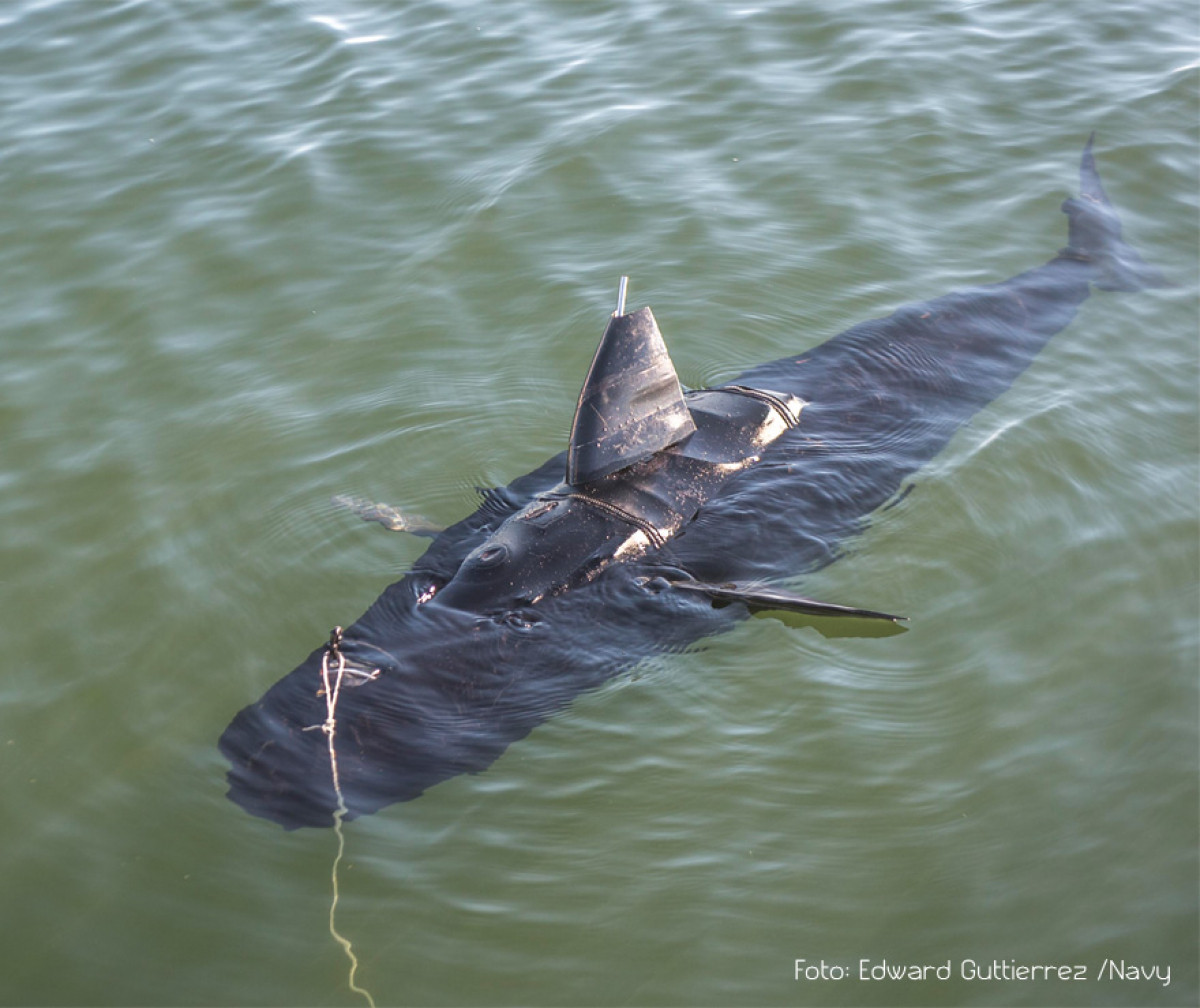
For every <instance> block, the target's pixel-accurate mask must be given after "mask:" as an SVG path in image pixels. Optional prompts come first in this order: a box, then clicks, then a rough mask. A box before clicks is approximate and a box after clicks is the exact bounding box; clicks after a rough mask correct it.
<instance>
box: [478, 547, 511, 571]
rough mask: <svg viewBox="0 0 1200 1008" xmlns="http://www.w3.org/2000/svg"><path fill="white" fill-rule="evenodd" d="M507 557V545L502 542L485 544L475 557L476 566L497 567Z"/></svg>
mask: <svg viewBox="0 0 1200 1008" xmlns="http://www.w3.org/2000/svg"><path fill="white" fill-rule="evenodd" d="M507 559H508V547H507V546H505V545H504V544H502V543H493V544H492V545H491V546H485V547H484V548H483V549H481V550H480V551H479V553H478V555H477V556H476V557H475V566H477V567H484V568H487V567H498V566H500V564H502V563H504V561H505V560H507Z"/></svg>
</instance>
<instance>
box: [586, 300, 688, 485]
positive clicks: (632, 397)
mask: <svg viewBox="0 0 1200 1008" xmlns="http://www.w3.org/2000/svg"><path fill="white" fill-rule="evenodd" d="M695 429H696V425H695V423H694V422H693V420H692V414H691V412H690V411H689V410H688V408H687V404H686V403H685V402H684V401H683V389H682V388H681V387H680V385H679V378H678V376H677V375H676V374H675V366H674V365H673V364H672V363H671V358H670V357H669V356H668V355H667V345H666V343H664V342H663V338H662V333H660V332H659V331H658V323H656V322H655V321H654V314H653V313H652V312H651V311H650V309H649V308H642V309H640V310H638V311H635V312H630V313H629V314H628V315H622V314H616V313H614V314H613V316H612V318H611V319H610V320H609V323H608V328H607V329H605V330H604V336H603V337H602V338H601V340H600V346H599V347H598V348H597V349H596V356H595V357H593V358H592V366H591V369H590V370H589V371H588V376H587V379H586V380H585V381H584V383H583V391H582V392H580V393H579V405H578V406H576V407H575V422H574V424H572V426H571V446H570V449H569V451H568V453H567V482H568V483H570V484H571V485H573V486H574V485H578V484H580V483H589V482H591V481H592V480H597V479H600V477H602V476H607V475H608V474H609V473H611V472H616V471H617V470H618V469H623V468H624V467H625V466H628V465H632V464H633V463H634V462H638V461H640V460H641V459H644V458H646V457H647V456H649V455H652V454H654V452H656V451H661V450H662V449H664V448H666V447H667V446H668V445H673V444H675V442H677V441H681V440H682V439H683V438H685V437H687V436H688V435H689V434H691V433H692V432H693V431H694V430H695Z"/></svg>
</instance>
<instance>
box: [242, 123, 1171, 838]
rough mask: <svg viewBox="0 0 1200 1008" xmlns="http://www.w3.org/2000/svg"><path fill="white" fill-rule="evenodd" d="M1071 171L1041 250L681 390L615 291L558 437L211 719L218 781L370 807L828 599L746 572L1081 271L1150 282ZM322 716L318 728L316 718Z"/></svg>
mask: <svg viewBox="0 0 1200 1008" xmlns="http://www.w3.org/2000/svg"><path fill="white" fill-rule="evenodd" d="M1081 175H1082V181H1081V196H1080V198H1079V199H1074V200H1068V201H1067V203H1065V204H1064V210H1065V211H1066V212H1067V214H1068V216H1069V217H1070V219H1071V233H1070V242H1069V245H1068V247H1067V248H1065V249H1063V250H1062V251H1061V252H1060V253H1059V254H1058V255H1056V256H1055V257H1054V258H1053V259H1051V260H1050V261H1049V262H1047V263H1045V264H1044V265H1042V266H1040V267H1038V268H1036V269H1033V270H1030V271H1028V272H1026V273H1022V274H1020V275H1018V276H1016V277H1013V278H1012V279H1010V280H1007V281H1005V282H1003V283H999V284H994V285H989V286H984V287H978V288H973V289H970V290H965V291H961V292H958V293H955V294H950V295H947V296H945V297H941V298H937V299H935V300H933V301H929V302H925V303H922V304H919V305H913V306H909V307H906V308H902V309H900V310H899V311H897V312H895V313H894V314H892V315H890V316H888V317H887V318H883V319H877V320H873V321H870V322H865V323H863V324H861V325H858V326H855V327H853V328H851V329H849V330H847V331H846V332H844V333H842V334H840V335H838V336H836V337H834V338H833V339H831V340H829V341H827V342H826V343H824V344H822V345H821V346H819V347H816V348H814V349H812V350H808V351H806V352H805V353H804V354H803V355H801V356H798V357H792V358H786V359H784V360H780V361H775V362H773V363H769V364H764V365H761V366H759V367H756V368H753V369H751V370H749V371H747V372H745V373H744V374H742V375H740V376H739V377H738V378H737V379H736V380H735V381H734V382H733V383H731V384H730V385H728V386H723V387H722V388H720V389H714V390H702V391H699V392H691V393H687V394H686V395H685V394H683V393H682V391H681V390H679V389H678V385H677V382H675V380H674V372H673V370H672V369H670V366H669V360H667V361H666V364H665V366H664V364H663V360H664V359H665V350H663V351H662V352H661V354H660V353H659V352H658V349H657V344H655V343H654V339H655V336H656V334H657V328H656V327H655V326H654V323H653V317H652V316H650V314H649V311H648V310H646V309H643V311H642V312H635V313H630V314H629V315H625V314H623V313H622V312H620V311H618V313H617V314H615V315H614V318H613V320H612V321H611V322H610V326H609V330H608V331H607V332H606V336H605V341H604V342H603V343H602V345H601V350H600V351H598V353H597V359H596V361H595V362H594V363H593V368H592V374H591V375H589V380H588V383H587V384H585V389H584V394H583V395H582V396H581V400H580V407H579V410H578V411H577V415H576V424H575V428H574V430H573V431H572V438H571V446H570V448H569V450H568V451H566V452H563V453H562V454H560V455H558V456H555V457H554V458H553V459H551V460H549V461H548V462H547V463H545V464H544V465H543V466H541V467H540V468H539V469H537V470H535V471H534V472H532V473H529V474H527V475H526V476H523V477H521V478H520V479H517V480H515V481H514V482H512V483H510V484H509V485H508V486H506V487H503V488H500V489H498V490H495V491H491V492H489V493H488V494H487V495H486V497H485V499H484V502H483V504H482V505H481V506H480V507H479V509H478V510H477V511H476V512H475V513H474V514H472V515H470V516H469V517H467V518H466V519H464V520H463V521H461V522H459V523H458V524H456V525H454V526H452V527H451V528H449V529H447V530H445V531H444V532H442V533H440V534H439V535H438V536H437V538H436V539H435V541H434V542H433V544H432V545H431V546H430V547H429V549H428V550H427V551H426V552H425V554H424V555H423V556H422V557H421V558H420V559H419V560H418V561H417V562H416V563H415V564H414V567H413V569H412V571H411V572H410V573H409V574H408V575H406V576H405V577H404V578H403V579H401V580H400V581H398V582H396V583H395V584H393V585H391V586H390V587H389V588H388V589H386V590H385V591H384V593H383V594H382V595H381V596H380V598H379V599H378V600H377V601H376V602H375V604H374V605H373V606H372V607H371V608H370V609H369V610H368V611H367V612H366V613H365V614H364V615H363V616H362V617H361V618H360V619H359V620H358V621H357V622H355V623H354V624H353V625H352V626H350V627H349V628H348V629H347V630H346V631H345V635H344V638H343V640H342V641H341V643H340V644H339V645H338V647H337V648H336V649H331V648H328V647H322V648H319V649H317V650H316V651H314V652H312V654H310V655H309V657H308V658H307V659H306V660H305V661H304V662H303V663H302V664H301V665H300V666H299V667H298V668H297V669H295V670H294V671H293V672H292V673H290V674H289V675H288V676H286V677H285V678H284V679H282V680H280V681H279V682H278V683H276V684H275V685H274V686H273V687H272V688H271V689H270V690H269V691H268V692H267V693H266V694H265V695H264V696H263V698H262V699H261V700H260V701H259V702H258V703H256V704H253V705H251V706H249V707H247V708H245V709H244V710H243V711H241V712H240V713H239V714H238V715H237V717H235V718H234V720H233V722H232V724H231V725H230V726H229V728H228V729H227V730H226V732H225V734H224V735H223V736H222V739H221V748H222V751H223V752H224V753H225V754H226V756H227V757H228V758H229V759H230V762H231V763H232V769H231V771H230V773H229V781H230V797H231V798H232V799H233V800H234V801H236V802H238V803H239V804H241V805H242V806H244V807H245V808H246V809H247V810H248V811H250V812H253V813H255V814H257V815H261V816H264V817H266V818H270V819H273V820H275V821H276V822H279V823H281V824H282V825H284V826H286V827H288V828H294V827H297V826H306V825H311V826H322V825H330V824H331V823H332V822H333V821H334V813H335V809H337V808H338V807H339V799H340V800H341V801H343V802H344V807H345V809H346V810H347V811H348V813H349V814H350V815H351V816H353V815H358V814H363V813H367V812H371V811H374V810H376V809H378V808H380V807H382V806H384V805H387V804H390V803H392V802H396V801H403V800H407V799H410V798H414V797H416V796H417V795H419V794H421V793H422V792H423V791H424V790H426V789H427V788H428V787H430V786H432V785H433V784H436V783H438V782H439V781H441V780H444V779H446V778H448V777H451V776H454V775H456V774H459V773H464V772H478V771H479V770H482V769H484V768H486V767H487V766H488V765H490V764H491V763H492V762H493V761H494V760H495V759H496V758H497V757H498V756H499V755H500V754H501V753H502V752H503V751H504V749H505V748H506V747H507V746H508V745H509V744H510V743H512V742H513V741H515V740H517V739H519V738H522V737H524V736H525V735H526V734H528V733H529V732H530V731H531V730H532V729H533V728H534V727H536V726H537V725H538V724H539V723H541V722H542V721H544V720H545V719H546V718H547V717H548V716H550V715H551V714H552V713H554V712H555V711H556V710H559V709H561V708H562V707H563V706H565V705H566V704H568V703H569V702H570V701H571V700H572V699H573V698H574V697H576V696H577V695H578V694H579V693H580V692H582V691H584V690H587V689H591V688H594V687H595V686H597V685H599V684H601V683H603V682H604V681H605V680H607V679H609V678H611V677H612V676H613V675H615V674H617V673H619V672H621V671H623V670H625V669H628V668H629V667H631V666H632V665H634V664H636V663H637V662H638V661H640V660H642V659H643V658H644V657H646V656H647V655H649V654H652V653H654V652H656V651H661V650H669V649H673V648H678V647H681V646H684V645H686V644H688V643H690V642H691V641H694V640H696V639H697V638H699V637H702V636H705V635H708V634H713V633H717V632H720V631H722V630H724V629H726V628H728V627H730V626H731V625H733V624H734V623H735V622H736V621H738V620H740V619H741V618H743V617H745V616H746V615H747V614H748V613H750V612H751V611H753V610H755V609H775V608H779V609H787V610H792V611H796V610H799V611H817V612H819V611H823V610H835V611H836V610H838V609H839V607H833V606H828V607H827V606H822V605H821V604H820V603H812V602H810V601H809V600H803V599H799V598H798V597H797V596H793V595H791V594H790V593H788V592H786V591H778V590H771V589H766V588H765V587H763V585H762V583H763V582H765V581H767V580H769V579H771V578H773V577H778V576H779V571H780V569H781V566H786V568H787V570H788V572H789V574H791V575H797V574H802V573H804V572H806V571H811V570H814V569H816V568H818V567H820V566H822V565H824V564H826V563H828V562H830V561H831V560H832V559H834V558H835V556H836V550H837V547H838V544H839V542H841V541H842V540H844V539H845V538H846V537H847V536H850V535H852V534H853V533H854V532H855V531H856V530H857V529H858V528H859V527H860V525H861V523H862V521H863V519H864V518H865V517H866V516H867V515H869V514H870V513H871V512H872V511H874V510H875V509H876V508H877V507H879V506H880V505H881V504H883V503H884V502H885V501H887V500H888V499H889V498H890V497H891V496H892V495H894V494H895V493H896V491H897V490H898V489H899V488H900V486H901V484H902V482H903V480H904V479H905V478H906V477H907V476H909V475H910V474H911V473H912V472H914V471H915V470H916V469H918V468H919V467H920V466H921V465H923V464H924V463H925V462H927V461H928V460H929V459H931V458H932V457H933V456H935V455H936V454H937V453H938V452H939V451H940V450H941V448H942V447H943V446H944V445H945V444H946V443H947V441H949V439H950V438H951V437H952V436H953V435H954V433H955V432H956V431H957V430H958V429H959V428H960V427H961V426H962V425H963V424H964V423H965V422H966V421H968V420H969V419H970V418H971V417H972V416H973V415H974V414H975V413H976V412H978V411H979V410H980V409H981V408H982V407H984V406H985V405H987V404H988V403H989V402H991V401H992V400H993V399H995V398H996V396H998V395H1000V394H1001V393H1002V392H1003V391H1004V390H1005V389H1007V388H1008V387H1009V386H1010V385H1011V384H1012V382H1013V381H1014V380H1015V379H1016V378H1017V377H1018V376H1019V375H1020V374H1021V373H1022V372H1023V371H1024V370H1025V368H1026V367H1027V366H1028V365H1029V363H1030V362H1031V361H1032V360H1033V358H1034V356H1035V355H1036V354H1037V352H1038V351H1039V350H1040V349H1041V347H1042V346H1043V345H1044V344H1045V342H1046V341H1047V340H1048V339H1049V338H1050V337H1051V336H1053V335H1054V334H1055V333H1057V332H1059V331H1060V330H1061V329H1063V328H1064V327H1065V326H1066V325H1067V324H1069V323H1070V321H1071V320H1072V318H1073V317H1074V316H1075V313H1076V311H1077V310H1078V307H1079V305H1080V304H1082V303H1083V301H1084V300H1085V299H1086V298H1087V297H1088V296H1089V293H1090V290H1091V286H1092V285H1093V284H1096V285H1099V286H1102V287H1106V288H1117V289H1126V290H1132V289H1137V288H1138V287H1140V286H1148V285H1154V284H1156V283H1158V282H1160V278H1159V277H1158V276H1157V274H1155V273H1154V271H1152V270H1151V269H1150V268H1149V267H1147V266H1146V265H1145V264H1144V263H1142V262H1141V260H1140V259H1138V258H1137V256H1136V254H1134V253H1133V252H1132V250H1130V249H1129V248H1128V246H1126V245H1125V244H1124V242H1123V241H1122V240H1121V237H1120V231H1119V225H1118V224H1117V221H1116V217H1115V213H1114V212H1113V211H1112V208H1111V204H1109V202H1108V199H1107V197H1106V196H1105V194H1104V192H1103V189H1102V188H1101V186H1100V181H1099V178H1098V176H1097V175H1096V173H1095V168H1094V165H1093V163H1092V158H1091V150H1090V142H1089V147H1088V149H1087V150H1086V151H1085V153H1084V159H1083V166H1082V173H1081ZM647 327H650V328H653V333H649V332H648V328H647ZM630 334H632V335H630ZM610 335H611V336H612V340H610V338H609V337H610ZM627 338H628V339H631V340H633V341H634V342H632V343H630V344H628V345H629V346H630V347H633V350H629V351H628V352H626V350H625V349H624V348H625V344H622V343H621V342H620V341H621V340H624V339H627ZM658 338H659V339H661V337H658ZM606 347H609V348H610V351H611V352H610V353H609V357H611V358H612V361H609V359H608V358H606V357H605V354H606ZM613 347H616V348H617V349H616V350H612V348H613ZM639 354H641V356H639ZM614 361H615V363H614ZM672 382H674V386H672ZM639 390H641V391H639ZM643 393H644V394H643ZM881 601H882V600H881ZM806 603H807V604H808V606H810V608H806V607H805V604H806ZM843 611H846V610H843ZM848 612H849V613H850V614H852V615H859V616H872V617H885V618H892V617H887V614H884V613H878V612H874V611H872V610H848ZM331 653H333V654H336V657H337V659H338V662H339V667H340V668H341V669H343V670H344V671H345V673H346V677H345V678H344V683H345V686H344V688H343V689H341V690H340V691H339V692H338V694H337V709H336V728H335V727H334V726H333V721H332V718H329V714H330V709H329V708H328V707H327V699H328V697H327V696H323V695H321V694H322V693H323V692H324V690H323V688H322V687H323V683H324V686H326V687H327V686H328V682H327V681H325V680H323V678H322V673H323V670H324V672H325V674H326V676H327V675H328V670H329V667H330V655H331ZM327 718H329V719H328V720H327ZM323 722H324V723H325V724H326V726H327V727H328V728H329V730H330V731H331V732H333V734H332V735H331V736H330V738H332V742H333V744H332V745H328V746H327V744H326V743H327V738H326V737H323V736H322V733H321V732H319V731H311V730H309V729H311V728H312V727H313V726H319V725H321V724H322V723H323ZM334 745H336V753H337V757H336V758H337V765H338V769H339V773H338V778H337V781H338V785H337V787H336V788H335V779H334V777H333V775H332V774H331V753H332V752H333V748H334ZM339 791H340V795H339V793H338V792H339Z"/></svg>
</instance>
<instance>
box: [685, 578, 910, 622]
mask: <svg viewBox="0 0 1200 1008" xmlns="http://www.w3.org/2000/svg"><path fill="white" fill-rule="evenodd" d="M671 584H672V586H673V587H675V588H682V589H684V590H685V591H691V592H697V593H699V594H701V595H707V596H708V597H709V598H710V599H712V600H713V601H714V602H717V603H729V602H741V603H742V604H743V605H745V606H746V607H747V608H748V609H749V610H750V612H751V614H753V615H755V616H758V615H762V616H773V617H775V618H777V619H780V620H782V621H783V622H784V623H787V622H788V619H787V617H788V615H789V614H795V613H798V614H802V615H805V616H856V617H858V618H859V619H878V620H888V621H890V622H892V623H898V622H900V621H901V620H906V619H907V618H908V617H907V616H895V615H893V614H892V613H885V612H878V611H876V610H875V609H858V608H855V607H854V606H844V605H834V604H833V603H832V602H818V601H816V600H815V599H810V598H804V596H802V595H795V594H793V593H792V592H789V591H783V590H782V589H779V588H766V587H763V586H761V585H748V584H738V583H736V582H725V583H722V584H707V583H705V582H703V581H672V582H671Z"/></svg>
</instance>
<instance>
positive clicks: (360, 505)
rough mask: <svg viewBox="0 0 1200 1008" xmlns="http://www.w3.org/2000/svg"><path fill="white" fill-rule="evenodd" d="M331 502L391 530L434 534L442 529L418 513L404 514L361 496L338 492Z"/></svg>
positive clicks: (389, 506)
mask: <svg viewBox="0 0 1200 1008" xmlns="http://www.w3.org/2000/svg"><path fill="white" fill-rule="evenodd" d="M333 503H334V504H336V505H337V506H338V507H344V508H346V510H348V511H353V512H354V513H355V514H356V515H358V517H359V518H361V519H362V520H363V521H372V522H379V524H380V525H382V526H383V527H384V528H386V529H391V530H392V531H393V532H410V533H411V534H412V535H419V536H431V537H432V536H435V535H437V534H438V533H439V532H442V531H444V530H443V529H442V528H441V526H439V525H434V524H433V522H431V521H428V520H426V519H425V518H422V517H421V516H420V515H414V514H404V513H403V512H402V511H400V510H399V509H398V508H394V507H392V506H391V505H389V504H375V503H373V502H371V501H369V500H365V499H363V498H362V497H348V496H346V495H345V494H339V495H338V496H336V497H334V498H333Z"/></svg>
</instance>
